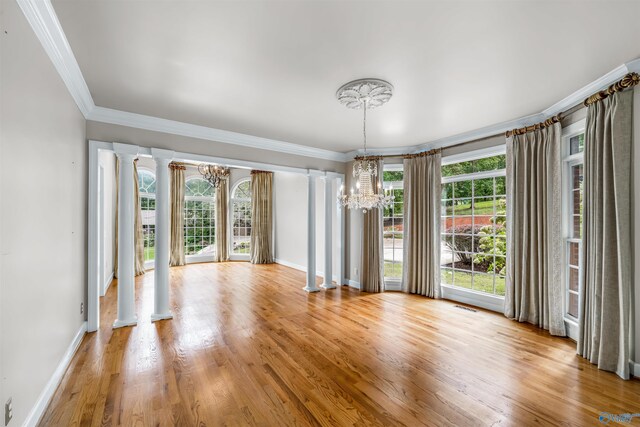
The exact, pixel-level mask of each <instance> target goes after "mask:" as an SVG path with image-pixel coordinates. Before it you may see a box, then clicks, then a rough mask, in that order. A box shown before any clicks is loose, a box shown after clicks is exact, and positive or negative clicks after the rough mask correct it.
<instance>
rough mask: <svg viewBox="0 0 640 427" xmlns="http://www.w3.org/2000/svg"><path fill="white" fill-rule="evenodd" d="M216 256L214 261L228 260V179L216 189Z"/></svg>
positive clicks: (221, 182)
mask: <svg viewBox="0 0 640 427" xmlns="http://www.w3.org/2000/svg"><path fill="white" fill-rule="evenodd" d="M215 227H216V256H215V261H216V262H221V261H227V260H229V239H228V234H227V231H228V229H229V179H228V178H224V179H222V181H220V185H218V187H217V188H216V219H215Z"/></svg>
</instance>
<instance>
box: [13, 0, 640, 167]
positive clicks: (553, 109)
mask: <svg viewBox="0 0 640 427" xmlns="http://www.w3.org/2000/svg"><path fill="white" fill-rule="evenodd" d="M17 1H18V4H19V5H20V8H21V9H22V12H23V13H24V15H25V17H26V18H27V21H28V22H29V24H30V25H31V28H32V29H33V31H34V32H35V34H36V36H37V37H38V39H39V40H40V43H41V44H42V47H43V48H44V50H45V52H47V55H49V58H50V59H51V62H53V65H54V66H55V68H56V70H57V71H58V74H60V77H61V78H62V80H63V81H64V83H65V85H66V86H67V89H68V90H69V93H70V94H71V96H72V97H73V99H74V100H75V102H76V104H77V105H78V108H79V109H80V111H81V112H82V114H83V115H84V117H85V118H86V119H87V120H93V121H97V122H102V123H110V124H115V125H121V126H128V127H133V128H137V129H146V130H151V131H156V132H164V133H168V134H173V135H181V136H186V137H191V138H198V139H204V140H209V141H216V142H221V143H225V144H234V145H240V146H243V147H249V148H257V149H262V150H271V151H277V152H281V153H287V154H293V155H298V156H306V157H315V158H319V159H326V160H333V161H338V162H348V161H350V160H351V159H352V158H353V157H355V156H356V155H358V154H361V150H355V151H350V152H348V153H340V152H337V151H331V150H325V149H322V148H315V147H308V146H305V145H299V144H294V143H290V142H284V141H278V140H273V139H268V138H262V137H258V136H252V135H246V134H241V133H237V132H231V131H226V130H221V129H215V128H209V127H206V126H198V125H193V124H189V123H184V122H178V121H175V120H167V119H162V118H159V117H151V116H146V115H143V114H136V113H130V112H126V111H120V110H114V109H110V108H104V107H99V106H96V105H95V104H94V102H93V98H92V97H91V92H90V91H89V88H88V86H87V83H86V81H85V80H84V77H83V75H82V72H81V70H80V66H79V65H78V61H77V60H76V58H75V56H74V55H73V51H72V50H71V47H70V46H69V42H68V40H67V37H66V35H65V33H64V31H63V30H62V27H61V25H60V22H59V21H58V17H57V16H56V13H55V10H54V9H53V6H52V5H51V0H17ZM633 71H640V59H635V60H633V61H629V62H627V63H625V64H622V65H620V66H619V67H616V68H615V69H613V70H611V71H610V72H608V73H607V74H605V75H604V76H601V77H599V78H598V79H596V80H594V81H593V82H591V83H589V84H587V85H585V86H583V87H582V88H580V89H578V90H577V91H575V92H573V93H572V94H570V95H569V96H567V97H566V98H564V99H562V100H561V101H558V102H556V103H555V104H553V105H552V106H550V107H548V108H546V109H545V110H543V111H542V112H540V113H537V114H531V115H529V116H524V117H520V118H518V119H515V120H509V121H506V122H502V123H497V124H494V125H491V126H485V127H482V128H479V129H476V130H473V131H469V132H464V133H460V134H457V135H453V136H450V137H446V138H441V139H436V140H434V141H430V142H427V143H424V144H419V145H414V146H405V147H389V148H378V149H373V150H370V152H371V154H382V155H394V154H398V155H401V154H405V153H411V152H419V151H424V150H430V149H432V148H444V147H448V146H451V145H456V144H461V143H464V142H468V141H474V140H477V139H481V138H486V137H490V136H495V135H499V134H501V133H503V132H506V131H507V130H511V129H515V128H519V127H523V126H528V125H531V124H534V123H537V122H541V121H543V120H545V119H547V118H549V117H551V116H554V115H556V114H557V113H559V112H560V111H562V110H565V109H567V108H570V107H573V106H575V105H578V104H579V103H580V102H581V101H582V100H583V99H585V98H586V97H588V96H590V95H591V94H593V93H594V92H597V91H598V90H600V89H602V88H604V87H606V86H608V85H610V84H612V83H613V82H615V81H616V80H618V79H620V78H621V77H622V76H624V75H625V74H627V73H629V72H633Z"/></svg>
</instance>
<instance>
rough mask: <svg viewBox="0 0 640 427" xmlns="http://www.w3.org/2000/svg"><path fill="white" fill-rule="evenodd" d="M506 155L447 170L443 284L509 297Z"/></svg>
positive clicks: (444, 181)
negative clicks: (507, 286) (507, 289)
mask: <svg viewBox="0 0 640 427" xmlns="http://www.w3.org/2000/svg"><path fill="white" fill-rule="evenodd" d="M505 167H506V160H505V155H504V154H500V155H496V156H490V157H484V158H479V159H474V160H470V161H464V162H458V163H454V164H449V165H443V166H442V177H443V178H442V214H441V215H442V222H441V233H442V236H441V237H442V240H441V242H442V243H441V249H440V255H441V268H440V271H441V278H442V279H441V280H442V283H443V284H446V285H451V286H455V287H459V288H466V289H470V290H473V291H477V292H483V293H486V294H491V295H497V296H504V293H505V265H506V253H507V242H506V227H505V225H506V206H507V202H506V186H505V175H506V172H505Z"/></svg>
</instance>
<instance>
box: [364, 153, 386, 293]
mask: <svg viewBox="0 0 640 427" xmlns="http://www.w3.org/2000/svg"><path fill="white" fill-rule="evenodd" d="M377 162H378V177H377V179H378V182H379V183H380V184H382V174H383V167H384V165H383V162H382V159H378V160H377ZM373 191H374V192H378V191H380V189H379V188H378V183H373ZM383 250H384V249H383V241H382V209H378V208H373V209H369V210H368V211H367V212H365V213H363V214H362V248H361V250H360V254H361V255H360V290H362V291H364V292H384V271H383V267H384V265H383V263H382V255H383Z"/></svg>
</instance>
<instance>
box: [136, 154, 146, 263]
mask: <svg viewBox="0 0 640 427" xmlns="http://www.w3.org/2000/svg"><path fill="white" fill-rule="evenodd" d="M133 177H134V187H135V188H134V190H133V191H134V192H133V194H134V198H135V210H136V211H135V219H134V233H135V237H134V244H135V249H136V263H135V264H136V276H139V275H141V274H144V273H145V271H144V233H143V231H142V206H140V189H139V187H138V161H137V160H136V161H134V162H133Z"/></svg>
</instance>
